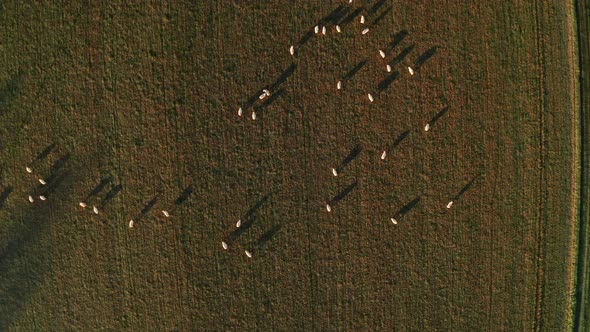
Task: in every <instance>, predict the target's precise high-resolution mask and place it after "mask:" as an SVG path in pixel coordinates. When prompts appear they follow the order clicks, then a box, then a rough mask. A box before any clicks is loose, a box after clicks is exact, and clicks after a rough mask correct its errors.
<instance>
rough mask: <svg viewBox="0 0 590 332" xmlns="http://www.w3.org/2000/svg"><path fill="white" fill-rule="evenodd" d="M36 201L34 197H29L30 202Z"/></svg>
mask: <svg viewBox="0 0 590 332" xmlns="http://www.w3.org/2000/svg"><path fill="white" fill-rule="evenodd" d="M34 201H35V200H34V199H33V196H31V195H29V202H31V203H33V202H34Z"/></svg>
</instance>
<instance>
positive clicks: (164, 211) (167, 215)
mask: <svg viewBox="0 0 590 332" xmlns="http://www.w3.org/2000/svg"><path fill="white" fill-rule="evenodd" d="M162 213H163V214H164V217H166V218H168V217H170V213H168V211H166V210H162Z"/></svg>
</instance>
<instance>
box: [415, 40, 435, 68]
mask: <svg viewBox="0 0 590 332" xmlns="http://www.w3.org/2000/svg"><path fill="white" fill-rule="evenodd" d="M436 50H437V47H436V46H435V47H431V48H429V49H428V50H427V51H426V52H424V53H422V55H420V56H419V57H418V59H416V63H415V64H414V69H419V68H420V67H422V65H423V64H424V63H426V61H428V60H429V59H430V58H431V57H432V56H433V55H434V54H435V53H436Z"/></svg>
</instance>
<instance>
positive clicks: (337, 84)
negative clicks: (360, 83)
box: [336, 81, 342, 90]
mask: <svg viewBox="0 0 590 332" xmlns="http://www.w3.org/2000/svg"><path fill="white" fill-rule="evenodd" d="M336 89H337V90H340V89H342V82H340V81H338V83H336Z"/></svg>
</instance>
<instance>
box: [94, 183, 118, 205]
mask: <svg viewBox="0 0 590 332" xmlns="http://www.w3.org/2000/svg"><path fill="white" fill-rule="evenodd" d="M121 190H123V186H122V185H121V184H118V185H116V186H113V187H111V189H110V190H109V191H108V192H107V194H106V195H105V197H104V198H103V199H102V203H101V204H100V209H101V210H102V209H104V207H105V206H106V205H107V204H108V203H110V202H111V201H112V200H113V199H114V198H115V197H116V196H117V194H119V192H121Z"/></svg>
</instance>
